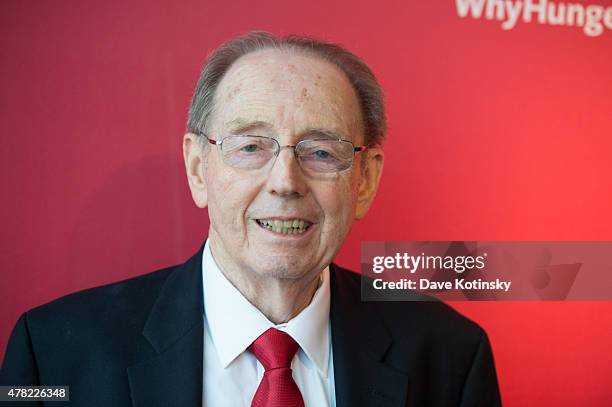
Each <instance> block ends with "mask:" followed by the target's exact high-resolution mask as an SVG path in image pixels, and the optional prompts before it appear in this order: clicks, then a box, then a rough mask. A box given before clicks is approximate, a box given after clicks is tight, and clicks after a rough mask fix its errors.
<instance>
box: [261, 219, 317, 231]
mask: <svg viewBox="0 0 612 407" xmlns="http://www.w3.org/2000/svg"><path fill="white" fill-rule="evenodd" d="M255 221H256V222H257V224H258V225H259V226H261V227H262V228H264V229H266V230H269V231H272V232H274V233H280V234H283V235H299V234H302V233H306V231H307V230H308V228H310V226H312V223H311V222H308V221H307V220H304V219H298V218H295V219H255Z"/></svg>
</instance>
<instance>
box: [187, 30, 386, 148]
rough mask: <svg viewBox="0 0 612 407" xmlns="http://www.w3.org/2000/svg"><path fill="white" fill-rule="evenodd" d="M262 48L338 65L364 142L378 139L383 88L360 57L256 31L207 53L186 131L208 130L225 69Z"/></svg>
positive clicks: (325, 45)
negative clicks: (352, 94)
mask: <svg viewBox="0 0 612 407" xmlns="http://www.w3.org/2000/svg"><path fill="white" fill-rule="evenodd" d="M264 49H279V50H289V51H293V52H301V53H306V54H308V55H312V56H315V57H318V58H321V59H323V60H325V61H328V62H331V63H332V64H334V65H336V66H338V67H339V68H340V69H341V70H342V71H343V72H344V74H345V75H346V76H347V77H348V79H349V81H350V83H351V84H352V85H353V87H354V88H355V91H356V93H357V97H358V98H359V103H360V106H361V113H362V117H363V122H364V132H365V142H366V144H381V143H382V141H383V138H384V136H385V132H386V128H387V120H386V117H385V106H384V100H383V91H382V88H381V87H380V85H379V83H378V81H377V80H376V77H375V76H374V74H373V73H372V71H371V70H370V68H369V67H368V65H367V64H366V63H365V62H364V61H363V60H361V59H360V58H359V57H358V56H356V55H355V54H353V53H352V52H350V51H348V50H347V49H345V48H343V47H341V46H340V45H337V44H331V43H327V42H323V41H319V40H315V39H313V38H308V37H300V36H295V35H290V36H287V37H276V36H274V35H272V34H270V33H267V32H259V31H257V32H251V33H248V34H246V35H244V36H241V37H237V38H233V39H231V40H229V41H227V42H225V43H223V44H221V46H219V47H218V48H217V49H215V50H214V51H213V52H212V53H211V54H210V55H209V57H208V60H207V62H206V65H205V66H204V69H203V70H202V73H201V74H200V79H199V80H198V83H197V85H196V89H195V92H194V94H193V98H192V99H191V106H190V108H189V116H188V119H187V130H188V131H190V132H192V133H201V132H206V131H207V130H208V126H209V124H210V123H209V121H210V117H211V114H212V111H213V108H214V98H215V92H216V90H217V87H218V86H219V83H220V82H221V79H223V76H224V75H225V73H226V72H227V71H228V70H229V68H230V67H231V66H232V64H233V63H234V62H236V61H237V60H238V59H239V58H240V57H242V56H244V55H246V54H249V53H251V52H255V51H259V50H264Z"/></svg>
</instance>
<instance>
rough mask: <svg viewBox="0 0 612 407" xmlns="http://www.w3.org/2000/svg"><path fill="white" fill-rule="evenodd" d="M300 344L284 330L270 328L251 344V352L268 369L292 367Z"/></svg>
mask: <svg viewBox="0 0 612 407" xmlns="http://www.w3.org/2000/svg"><path fill="white" fill-rule="evenodd" d="M298 348H299V345H298V344H297V342H296V341H294V340H293V338H292V337H291V336H289V335H288V334H286V333H285V332H283V331H279V330H278V329H275V328H270V329H268V330H267V331H266V332H264V333H262V334H261V335H259V337H258V338H257V339H255V340H254V341H253V343H252V344H251V346H249V349H248V350H249V352H251V353H252V354H253V355H254V356H255V357H256V358H257V360H259V362H260V363H261V364H262V365H263V367H264V369H265V370H266V371H268V370H272V369H278V368H290V367H291V359H293V356H294V355H295V352H297V350H298Z"/></svg>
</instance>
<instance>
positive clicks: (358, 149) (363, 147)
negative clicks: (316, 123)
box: [195, 132, 373, 174]
mask: <svg viewBox="0 0 612 407" xmlns="http://www.w3.org/2000/svg"><path fill="white" fill-rule="evenodd" d="M195 134H197V135H198V136H203V137H204V138H205V139H206V140H207V141H208V143H209V144H212V145H214V146H219V148H221V151H223V141H224V140H225V139H226V138H228V137H232V136H250V137H259V138H264V139H270V140H273V141H274V142H275V143H276V145H277V146H278V148H277V149H276V152H275V153H274V162H276V159H277V158H278V155H279V154H280V152H281V150H282V149H283V148H287V147H289V148H292V149H293V156H294V157H295V159H296V160H297V161H298V163H300V162H301V161H300V159H299V157H298V155H297V146H298V145H300V143H302V142H305V141H341V142H344V143H349V144H351V145H352V146H353V156H352V157H351V165H349V166H348V167H346V168H345V169H343V170H340V171H335V172H333V171H332V172H328V174H333V173H340V172H343V171H347V170H348V169H350V168H351V167H352V166H353V162H355V156H356V155H357V154H359V153H362V152H364V151H365V150H367V149H368V148H371V147H373V145H372V144H365V145H360V146H356V145H355V144H354V143H353V142H352V141H350V140H344V139H341V138H338V139H336V138H333V139H332V138H322V139H304V140H300V141H298V142H297V143H296V144H294V145H291V144H287V145H284V146H281V145H280V143H279V142H278V140H277V139H275V138H273V137H267V136H258V135H255V134H232V135H228V136H226V137H223V138H222V139H221V140H220V141H219V140H215V139H211V138H210V137H208V136H207V135H206V133H203V132H196V133H195ZM270 161H272V160H270ZM270 161H268V162H267V163H266V164H264V165H263V166H262V167H260V168H258V169H261V168H263V167H265V166H266V165H267V164H269V163H270ZM300 168H302V169H303V167H302V165H301V164H300ZM315 172H318V171H315ZM320 173H322V174H325V173H326V172H323V171H321V172H320Z"/></svg>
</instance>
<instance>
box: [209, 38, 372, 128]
mask: <svg viewBox="0 0 612 407" xmlns="http://www.w3.org/2000/svg"><path fill="white" fill-rule="evenodd" d="M249 124H252V125H253V124H254V125H255V126H259V127H266V130H268V131H271V132H276V133H278V135H282V133H288V134H295V135H299V134H300V133H301V132H304V131H307V130H308V129H312V128H314V129H321V130H328V131H330V132H334V133H337V134H338V135H339V136H342V137H345V138H349V139H356V138H357V137H359V136H360V135H361V133H362V128H363V124H362V118H361V111H360V107H359V101H358V98H357V94H356V92H355V90H354V88H353V86H352V85H351V83H350V82H349V80H348V78H347V77H346V75H345V74H344V72H342V70H341V69H340V68H338V67H337V66H336V65H334V64H332V63H330V62H327V61H324V60H322V59H319V58H317V57H314V56H310V55H304V54H300V53H295V52H292V51H287V50H262V51H257V52H253V53H250V54H247V55H245V56H243V57H241V58H240V59H239V60H238V61H236V62H235V63H234V64H233V65H232V67H231V68H230V69H229V70H228V72H227V73H226V74H225V76H224V77H223V79H222V80H221V83H220V84H219V87H218V88H217V92H216V95H215V113H214V115H213V126H214V127H215V128H216V129H217V130H221V131H233V130H236V129H235V127H236V126H237V125H240V126H242V127H243V128H244V126H247V127H248V126H249Z"/></svg>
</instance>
